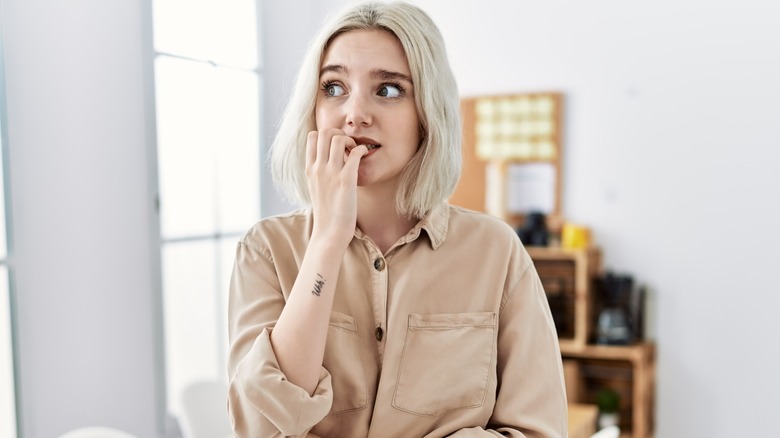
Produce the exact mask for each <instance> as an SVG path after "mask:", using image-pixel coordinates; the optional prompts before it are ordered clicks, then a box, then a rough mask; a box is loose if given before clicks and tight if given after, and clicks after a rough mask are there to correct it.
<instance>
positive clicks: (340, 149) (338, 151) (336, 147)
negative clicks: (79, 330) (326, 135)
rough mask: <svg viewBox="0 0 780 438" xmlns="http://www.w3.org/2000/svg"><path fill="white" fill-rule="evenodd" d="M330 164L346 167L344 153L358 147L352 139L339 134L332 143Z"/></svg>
mask: <svg viewBox="0 0 780 438" xmlns="http://www.w3.org/2000/svg"><path fill="white" fill-rule="evenodd" d="M330 142H331V145H330V163H331V164H333V165H336V166H337V167H338V168H341V167H342V166H343V165H344V152H345V151H347V150H349V149H352V148H354V147H355V146H357V144H356V143H355V140H353V139H352V137H350V136H348V135H345V134H337V135H334V136H333V139H332V140H331V141H330Z"/></svg>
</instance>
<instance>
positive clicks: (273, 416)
mask: <svg viewBox="0 0 780 438" xmlns="http://www.w3.org/2000/svg"><path fill="white" fill-rule="evenodd" d="M270 334H271V332H270V330H269V329H267V328H266V329H264V330H263V331H262V333H260V335H259V336H258V337H257V339H256V340H255V343H254V345H253V346H252V349H251V351H250V353H249V354H248V355H247V356H246V357H245V358H244V360H242V361H241V364H240V365H239V366H238V370H237V371H238V377H239V380H240V382H241V393H242V396H243V397H244V398H245V399H246V400H249V401H250V402H251V404H253V405H254V406H255V407H256V408H257V409H258V410H259V411H260V412H261V413H262V414H263V416H264V417H266V418H267V419H268V421H269V422H271V423H272V424H273V425H274V426H275V427H276V428H277V429H279V431H280V432H281V433H282V434H284V435H285V436H291V435H292V436H295V435H300V434H303V433H306V432H307V431H308V430H309V429H311V428H312V427H313V426H314V425H315V424H317V423H319V422H320V421H321V420H322V419H323V418H325V416H326V415H327V414H328V412H329V411H330V408H331V405H332V404H333V387H332V384H331V377H330V373H328V371H327V370H326V369H325V368H321V370H320V380H319V382H318V383H317V388H316V389H315V390H314V394H313V395H311V396H310V395H309V393H308V392H307V391H306V390H304V389H303V388H301V387H300V386H297V385H295V384H293V383H291V382H290V381H289V380H287V377H286V376H285V375H284V373H283V372H282V370H281V369H280V367H279V362H277V360H276V355H275V354H274V351H273V347H272V346H271V337H270Z"/></svg>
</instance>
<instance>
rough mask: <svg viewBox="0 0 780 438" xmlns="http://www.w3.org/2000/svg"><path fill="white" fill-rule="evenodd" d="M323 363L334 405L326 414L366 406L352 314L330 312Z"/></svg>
mask: <svg viewBox="0 0 780 438" xmlns="http://www.w3.org/2000/svg"><path fill="white" fill-rule="evenodd" d="M322 366H324V367H325V369H326V370H328V372H329V373H330V376H331V382H332V383H333V406H332V407H331V409H330V412H329V413H328V415H334V414H338V413H341V412H347V411H352V410H357V409H362V408H365V407H366V406H367V404H368V394H367V392H366V377H365V371H364V370H363V361H362V358H361V357H360V347H359V341H358V333H357V324H356V323H355V318H353V317H351V316H349V315H345V314H343V313H338V312H332V313H331V315H330V326H329V328H328V340H327V341H326V344H325V357H324V358H323V361H322Z"/></svg>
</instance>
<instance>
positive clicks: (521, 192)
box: [506, 163, 555, 214]
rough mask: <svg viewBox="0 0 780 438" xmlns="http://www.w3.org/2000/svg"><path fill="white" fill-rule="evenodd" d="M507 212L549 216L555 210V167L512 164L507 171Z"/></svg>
mask: <svg viewBox="0 0 780 438" xmlns="http://www.w3.org/2000/svg"><path fill="white" fill-rule="evenodd" d="M506 197H507V198H506V201H507V202H506V205H507V210H508V211H509V212H511V213H530V212H532V211H538V212H542V213H544V214H550V213H552V212H553V210H554V208H555V167H554V166H553V165H552V164H549V163H529V164H512V165H510V166H509V168H508V170H507V191H506Z"/></svg>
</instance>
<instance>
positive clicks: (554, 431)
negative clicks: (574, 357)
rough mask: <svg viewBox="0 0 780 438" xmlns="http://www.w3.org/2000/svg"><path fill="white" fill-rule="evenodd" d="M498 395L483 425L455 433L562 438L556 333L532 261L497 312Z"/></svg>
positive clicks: (462, 437)
mask: <svg viewBox="0 0 780 438" xmlns="http://www.w3.org/2000/svg"><path fill="white" fill-rule="evenodd" d="M497 367H498V368H497V372H498V394H497V396H496V405H495V407H494V409H493V415H492V416H491V418H490V421H489V423H488V426H487V428H485V429H483V428H479V427H476V428H467V429H461V430H459V431H457V432H455V433H454V434H452V435H450V436H451V437H455V438H471V437H473V438H477V437H495V436H499V437H529V438H530V437H535V438H536V437H539V438H541V437H544V438H558V437H561V438H563V437H566V436H567V433H568V432H567V430H568V421H567V404H566V389H565V385H564V381H563V366H562V364H561V352H560V347H559V346H558V335H557V332H556V330H555V324H554V323H553V319H552V314H551V313H550V308H549V304H548V302H547V297H546V295H545V293H544V289H543V287H542V284H541V281H540V280H539V275H538V274H537V273H536V269H535V268H534V266H533V264H532V263H530V264H529V265H528V266H527V267H526V268H525V271H524V272H523V274H522V276H521V277H520V279H519V281H518V282H517V284H516V285H515V286H514V287H513V288H512V289H511V292H510V295H509V296H508V298H507V301H506V303H505V305H504V306H503V309H502V310H501V313H500V315H499V332H498V364H497Z"/></svg>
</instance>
